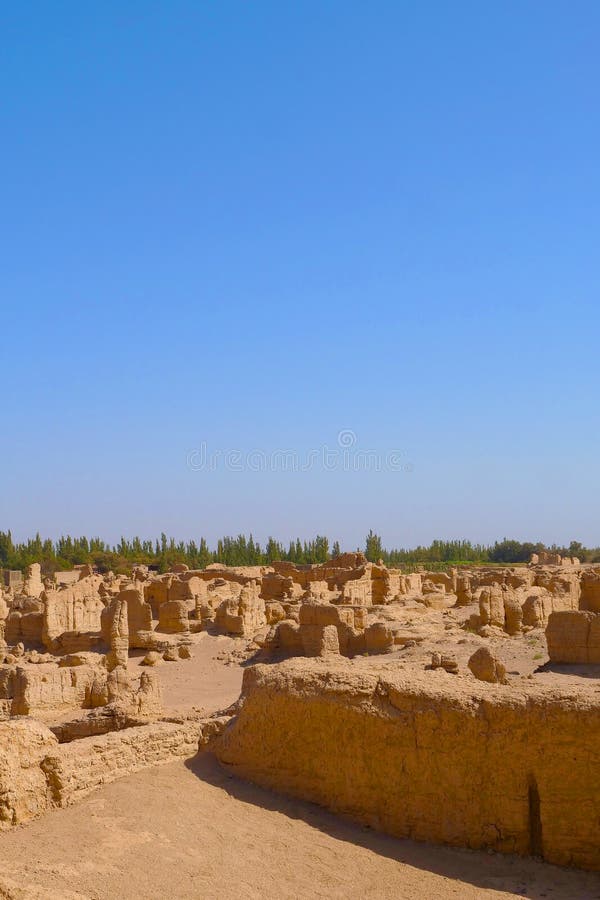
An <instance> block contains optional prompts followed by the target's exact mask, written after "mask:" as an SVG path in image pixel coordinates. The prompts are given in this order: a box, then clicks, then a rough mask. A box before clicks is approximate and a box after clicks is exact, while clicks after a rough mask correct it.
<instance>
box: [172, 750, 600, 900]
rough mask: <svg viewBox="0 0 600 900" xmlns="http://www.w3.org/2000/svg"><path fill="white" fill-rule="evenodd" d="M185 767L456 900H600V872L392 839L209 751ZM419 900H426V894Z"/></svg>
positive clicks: (239, 797) (242, 798)
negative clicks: (259, 781)
mask: <svg viewBox="0 0 600 900" xmlns="http://www.w3.org/2000/svg"><path fill="white" fill-rule="evenodd" d="M185 765H186V767H187V768H188V769H189V770H190V771H191V772H193V773H194V775H196V776H197V777H198V778H199V779H201V780H202V781H204V782H206V783H208V784H211V785H213V786H215V787H218V788H221V789H222V790H223V791H225V792H226V793H227V794H228V795H229V796H230V797H233V798H234V799H236V800H239V801H241V802H242V803H247V804H251V805H254V806H259V807H261V808H262V809H265V810H269V811H273V812H277V813H279V814H282V815H285V816H288V817H289V818H291V819H299V820H302V821H303V822H305V823H306V824H307V825H310V826H311V827H312V828H314V829H316V830H318V831H321V832H323V833H325V834H327V835H329V836H330V837H332V838H334V839H335V840H338V841H346V842H348V843H352V844H355V845H357V846H360V847H363V848H364V849H366V850H369V851H371V852H372V853H375V854H378V855H380V856H385V857H387V858H388V859H391V860H395V861H397V862H398V863H401V864H403V865H407V866H411V867H412V868H414V869H421V870H423V871H427V872H430V873H433V874H436V875H439V876H442V877H444V878H449V879H452V880H453V881H456V896H457V900H458V898H460V895H461V894H460V884H461V882H462V883H467V884H471V885H473V886H474V887H478V888H481V889H482V890H483V889H485V890H488V891H489V890H495V891H498V892H499V896H511V895H516V896H518V897H528V898H531V900H543V898H548V900H563V898H567V897H568V898H571V900H572V898H574V897H577V898H579V897H581V898H583V897H585V898H586V900H595V898H600V874H595V873H590V872H585V873H584V872H579V871H577V870H568V869H561V868H558V867H556V866H552V865H549V864H548V863H544V862H542V861H541V860H537V859H531V858H523V857H518V856H506V855H503V854H499V853H494V852H492V851H489V852H486V851H476V850H467V849H464V848H457V847H445V846H440V845H437V844H429V843H425V842H417V841H412V840H407V839H400V838H394V837H391V836H390V835H386V834H382V833H379V832H375V831H373V830H371V829H370V828H368V827H365V826H361V825H358V824H356V823H354V822H351V821H349V820H347V819H344V818H343V817H338V816H336V815H334V814H333V813H330V812H328V811H327V810H325V809H323V808H322V807H320V806H317V805H316V804H314V803H309V802H306V801H303V800H296V799H294V798H291V797H287V796H284V795H282V794H277V793H275V792H274V791H270V790H267V789H265V788H261V787H259V786H257V785H255V784H252V783H251V782H248V781H242V780H241V779H239V778H237V777H236V776H234V775H231V774H230V773H229V772H228V771H227V770H226V769H225V768H223V767H222V766H221V765H220V764H219V763H218V761H217V760H216V758H215V757H214V756H213V755H212V754H211V753H199V754H198V755H197V756H195V757H192V758H191V759H188V760H186V762H185ZM565 883H568V887H566V886H565ZM582 891H583V892H582ZM415 900H417V898H415ZM418 900H424V895H423V897H422V898H418Z"/></svg>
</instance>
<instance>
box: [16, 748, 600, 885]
mask: <svg viewBox="0 0 600 900" xmlns="http://www.w3.org/2000/svg"><path fill="white" fill-rule="evenodd" d="M0 873H2V874H0V885H1V884H2V882H3V881H4V883H5V886H6V888H8V892H7V893H6V894H5V896H9V897H11V898H12V897H14V898H19V900H21V898H23V900H29V898H36V900H41V898H48V900H56V898H65V900H74V898H79V900H81V898H90V900H91V898H93V900H113V898H115V897H122V898H140V900H141V898H145V900H151V898H159V897H160V898H195V897H198V898H200V897H201V898H215V900H216V898H236V900H237V898H273V900H275V898H278V900H279V898H305V897H306V898H317V897H322V898H331V897H339V898H342V897H343V898H357V900H358V898H366V897H368V898H395V900H405V898H406V900H414V898H423V900H425V898H427V900H429V898H438V900H446V898H453V900H458V898H460V900H462V898H465V900H471V898H472V900H476V898H477V900H479V898H492V897H494V898H500V897H529V898H535V900H538V898H548V900H559V898H560V900H567V898H569V900H575V898H577V900H582V898H597V897H600V876H598V875H594V874H591V873H585V872H577V871H569V870H565V869H559V868H555V867H553V866H548V865H545V864H543V863H539V862H536V861H534V860H530V859H527V860H525V859H519V858H517V857H506V856H501V855H497V854H487V853H474V852H472V851H467V850H455V849H451V848H444V847H436V846H432V845H429V844H417V843H413V842H411V841H399V840H395V839H393V838H390V837H387V836H385V835H379V834H374V833H373V832H371V831H369V830H367V829H364V828H361V827H358V826H356V825H353V824H351V823H348V822H345V821H342V820H340V819H338V818H336V817H335V816H332V815H330V814H329V813H327V812H325V811H323V810H321V809H319V808H318V807H316V806H314V805H312V804H308V803H301V802H298V801H294V800H287V799H285V798H282V797H280V796H278V795H276V794H273V793H271V792H269V791H265V790H262V789H260V788H257V787H255V786H253V785H249V784H247V783H244V782H241V781H238V780H237V779H235V778H232V777H229V776H228V775H227V774H226V773H225V772H223V771H222V770H221V769H220V768H219V767H218V766H217V764H216V763H215V762H214V761H213V759H212V757H210V756H203V757H199V758H198V759H196V760H193V761H187V762H181V763H170V764H169V765H165V766H160V767H157V768H154V769H148V770H146V771H145V772H141V773H138V774H137V775H132V776H129V777H126V778H123V779H122V780H120V781H118V782H115V783H114V784H111V785H108V786H106V787H104V788H102V789H100V790H99V791H97V792H96V793H94V794H92V795H91V796H90V797H88V798H87V799H86V800H85V801H84V802H83V803H81V804H80V805H78V806H74V807H71V808H69V809H64V810H57V811H55V812H53V813H50V814H49V815H48V816H46V817H45V818H43V819H40V820H38V821H37V822H34V823H33V824H31V825H28V826H23V827H20V828H17V829H15V830H14V831H11V832H10V833H7V834H5V835H3V836H2V839H1V840H0ZM4 873H6V877H5V875H4ZM0 896H2V891H1V889H0Z"/></svg>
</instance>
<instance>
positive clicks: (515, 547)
mask: <svg viewBox="0 0 600 900" xmlns="http://www.w3.org/2000/svg"><path fill="white" fill-rule="evenodd" d="M545 549H548V550H551V551H552V552H557V553H561V554H562V555H563V556H578V557H579V558H580V559H581V560H582V561H585V562H600V548H598V547H596V548H587V547H584V546H583V545H582V544H581V543H580V542H579V541H571V543H570V544H569V546H568V547H559V546H556V545H552V547H545V545H544V544H542V543H537V544H534V543H530V542H521V541H515V540H508V539H507V538H505V539H504V540H503V541H497V542H496V543H495V544H491V545H485V544H472V543H471V542H470V541H440V540H436V541H433V542H432V543H431V544H430V545H429V546H428V547H424V546H418V547H415V548H414V549H408V550H407V549H395V550H386V549H385V548H384V547H383V545H382V540H381V537H380V536H379V535H378V534H375V533H374V532H373V531H370V532H369V534H368V535H367V537H366V541H365V545H364V552H365V553H366V556H367V559H369V560H371V561H372V562H377V561H378V560H379V559H382V560H383V561H384V563H385V564H386V565H388V566H393V567H401V568H404V569H411V568H414V567H416V566H418V565H424V566H430V567H443V566H449V565H455V564H461V563H462V564H465V563H471V564H476V565H483V564H486V563H523V562H527V561H528V560H529V559H530V557H531V554H532V553H536V552H538V551H540V550H545ZM340 552H341V548H340V544H339V542H338V541H335V542H334V543H333V544H330V542H329V540H328V538H326V537H324V536H323V535H317V536H316V538H315V539H314V540H312V541H301V540H300V538H297V539H296V540H295V541H290V542H289V544H286V545H284V544H282V543H281V542H279V541H276V540H275V539H274V538H272V537H270V538H269V539H268V541H267V543H266V544H265V545H264V546H262V545H261V544H259V543H258V541H255V540H254V538H253V537H252V535H250V536H249V537H246V536H245V535H243V534H240V535H238V536H237V537H223V538H221V539H220V540H219V541H217V545H216V547H214V548H211V547H209V546H208V543H207V541H206V540H205V539H204V538H200V540H199V541H198V542H196V541H193V540H192V541H187V542H186V541H175V539H174V538H168V537H167V535H166V534H161V536H160V538H158V539H157V540H155V541H148V540H141V539H140V538H139V537H135V538H133V539H131V540H128V539H127V538H124V537H122V538H121V540H120V541H119V542H118V544H115V545H113V546H110V545H109V544H107V543H106V542H105V541H103V540H102V539H101V538H99V537H93V538H87V537H76V538H73V537H71V536H69V535H67V536H66V537H60V538H59V539H58V540H57V541H52V540H50V539H48V538H46V539H45V540H42V538H41V537H40V535H39V534H36V536H35V537H34V538H31V539H30V540H27V541H24V542H20V543H19V542H14V541H13V539H12V535H11V532H10V531H5V532H4V531H0V568H6V569H24V568H25V567H26V566H28V565H30V564H31V563H34V562H39V563H41V564H42V569H43V571H44V573H45V574H46V573H50V572H55V571H57V570H60V569H71V568H72V567H73V566H76V565H82V564H85V563H89V564H91V565H94V566H96V567H97V568H98V569H99V571H101V572H106V571H109V570H110V569H112V570H113V571H115V572H125V571H127V570H129V569H130V568H131V566H132V565H135V564H139V563H143V564H146V565H149V566H155V567H156V568H158V570H159V571H161V572H164V571H167V570H168V569H169V568H170V567H171V566H172V565H173V564H174V563H178V562H183V563H187V565H188V566H190V568H194V569H197V568H198V569H199V568H204V567H205V566H207V565H209V564H210V563H222V564H224V565H227V566H253V565H267V564H269V563H271V562H274V561H275V560H287V561H289V562H292V563H296V564H307V563H323V562H326V561H327V560H328V559H331V558H332V557H335V556H338V555H339V554H340Z"/></svg>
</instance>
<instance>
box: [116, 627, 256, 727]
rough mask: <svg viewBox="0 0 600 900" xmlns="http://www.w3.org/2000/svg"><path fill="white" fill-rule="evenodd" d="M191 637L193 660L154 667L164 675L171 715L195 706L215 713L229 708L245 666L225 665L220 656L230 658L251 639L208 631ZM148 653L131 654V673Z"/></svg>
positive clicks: (238, 690)
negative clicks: (214, 634)
mask: <svg viewBox="0 0 600 900" xmlns="http://www.w3.org/2000/svg"><path fill="white" fill-rule="evenodd" d="M191 639H192V642H193V643H192V647H191V651H192V659H186V660H180V661H179V662H162V663H161V664H160V665H159V666H156V667H154V668H153V669H152V670H151V671H153V672H157V673H158V675H159V677H160V681H161V685H162V690H163V704H164V708H165V712H166V713H167V714H170V713H173V712H175V711H178V710H180V711H181V710H186V709H190V708H192V707H196V708H199V709H203V710H204V711H205V712H206V713H212V712H215V711H216V710H220V709H226V708H227V707H228V706H230V705H231V704H232V703H234V701H235V700H237V698H238V697H239V695H240V690H241V687H242V675H243V669H242V668H241V667H240V666H239V665H225V664H224V661H223V659H220V658H219V657H224V658H225V659H227V658H228V657H229V656H230V655H231V654H232V653H235V652H236V651H238V652H239V650H240V648H241V647H245V646H246V643H247V641H242V640H240V639H237V640H236V639H235V638H228V637H225V636H224V635H219V636H217V637H213V636H212V635H211V636H209V635H207V634H198V635H192V638H191ZM144 656H145V653H144V651H143V650H141V651H137V652H135V654H134V653H132V654H131V655H130V660H129V668H130V673H131V675H135V673H136V670H137V667H139V666H140V664H141V661H142V659H143V658H144Z"/></svg>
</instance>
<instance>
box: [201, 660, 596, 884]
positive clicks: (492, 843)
mask: <svg viewBox="0 0 600 900" xmlns="http://www.w3.org/2000/svg"><path fill="white" fill-rule="evenodd" d="M388 673H389V670H388V671H387V672H382V673H380V674H379V676H378V674H377V673H373V674H370V673H368V672H367V671H366V670H364V669H363V670H360V669H357V668H356V667H351V666H350V664H348V663H345V664H344V663H343V662H341V663H337V664H336V665H332V664H331V663H330V662H329V661H328V663H327V665H326V666H325V665H324V664H323V663H322V662H320V661H312V662H308V661H307V660H290V661H288V662H286V663H283V664H281V665H278V666H254V667H253V668H251V669H247V670H246V672H245V674H244V695H245V701H244V704H243V707H242V709H241V711H240V713H239V715H238V716H237V718H236V719H235V720H234V721H233V722H232V723H231V725H230V726H229V727H228V728H227V729H226V730H225V732H224V733H223V734H222V736H221V737H220V738H219V739H218V740H217V742H216V745H215V749H216V754H217V756H218V758H219V759H220V761H221V762H222V763H224V764H227V765H228V766H230V767H231V768H232V770H233V771H234V772H235V773H236V774H238V775H240V776H242V777H244V778H248V779H250V780H252V781H255V782H257V783H259V784H261V785H264V786H266V787H269V788H273V789H276V790H281V791H284V792H286V793H289V794H292V795H294V796H297V797H301V798H303V799H306V800H310V801H313V802H316V803H320V804H322V805H324V806H327V807H329V808H330V809H332V810H333V811H335V812H338V813H343V814H347V815H349V816H352V817H353V818H355V819H358V820H359V821H361V822H364V823H366V824H368V825H370V826H371V827H374V828H377V829H380V830H382V831H385V832H388V833H390V834H393V835H397V836H398V837H408V838H413V839H417V840H429V841H436V842H441V843H446V844H453V845H459V846H465V847H472V848H490V849H493V850H496V851H501V852H504V853H519V854H533V855H540V856H543V857H544V859H546V860H548V861H549V862H553V863H558V864H560V865H571V864H572V865H577V866H581V867H584V868H600V790H599V789H598V784H599V776H600V757H599V754H598V747H599V746H600V715H599V713H600V701H594V702H591V701H590V699H589V696H588V697H587V698H581V699H579V700H578V699H575V698H574V697H573V695H572V694H567V693H564V694H561V693H559V692H557V691H552V690H551V689H544V688H541V687H537V688H535V689H530V692H529V694H528V695H526V694H525V693H524V692H522V691H520V690H519V689H517V688H509V687H507V686H502V685H487V684H483V683H477V685H474V684H473V683H467V684H460V683H458V682H453V683H452V684H450V683H449V682H448V680H446V679H444V682H443V685H439V686H436V685H432V683H431V681H430V680H429V681H427V680H426V679H425V678H424V677H423V676H421V677H415V674H414V673H412V674H411V675H410V676H406V677H404V676H402V675H401V674H392V675H390V674H388Z"/></svg>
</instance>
